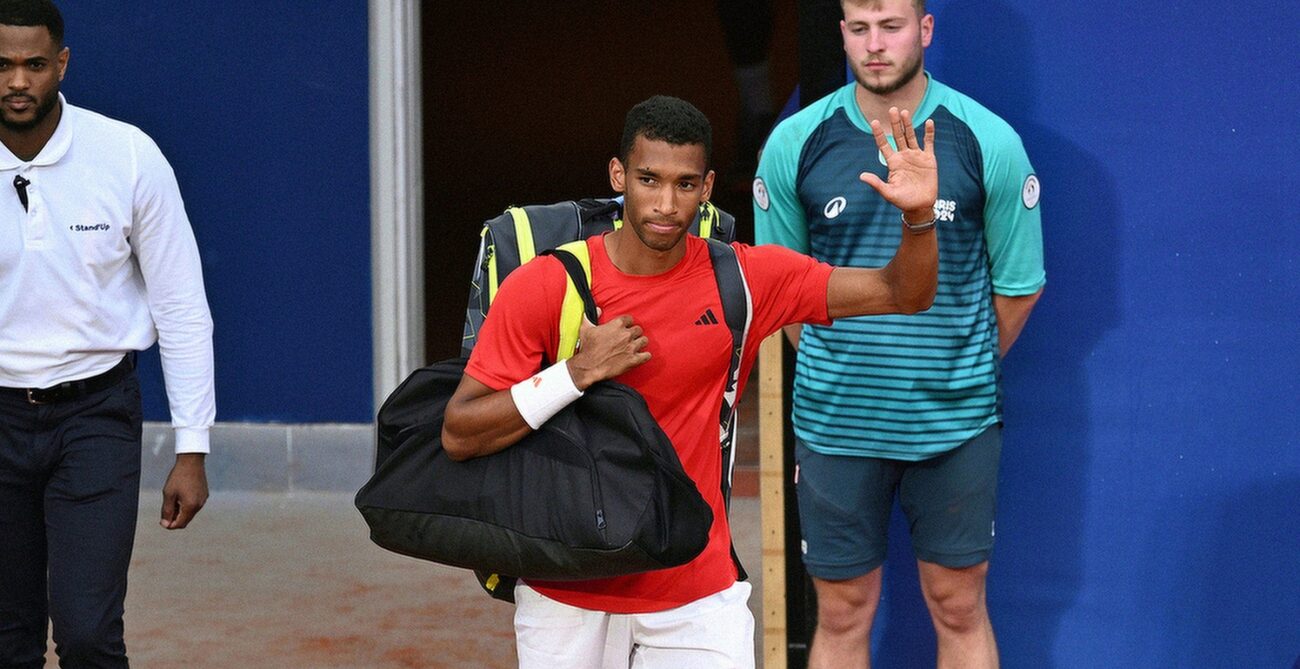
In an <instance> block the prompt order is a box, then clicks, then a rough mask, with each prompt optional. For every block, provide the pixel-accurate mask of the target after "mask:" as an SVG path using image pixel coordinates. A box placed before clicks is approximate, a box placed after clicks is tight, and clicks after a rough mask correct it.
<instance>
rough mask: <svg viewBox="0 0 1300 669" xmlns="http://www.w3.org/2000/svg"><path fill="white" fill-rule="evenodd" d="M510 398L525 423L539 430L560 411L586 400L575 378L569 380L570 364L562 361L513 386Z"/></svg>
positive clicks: (570, 377)
mask: <svg viewBox="0 0 1300 669" xmlns="http://www.w3.org/2000/svg"><path fill="white" fill-rule="evenodd" d="M510 397H511V398H513V399H514V401H515V408H516V409H518V410H519V415H520V416H523V417H524V422H525V423H528V427H531V428H533V429H534V430H536V429H539V428H541V427H542V424H543V423H545V422H546V421H548V420H550V419H551V416H554V415H555V414H557V413H559V411H560V409H563V408H564V407H566V406H569V405H570V404H572V403H573V401H574V400H576V399H578V398H579V397H582V391H581V390H578V386H576V385H574V383H573V377H572V376H569V365H568V364H567V362H566V361H564V360H561V361H560V362H557V363H555V364H554V365H551V366H550V367H547V368H546V369H543V370H542V371H540V372H538V373H536V374H534V375H533V376H531V377H529V378H527V379H524V380H523V381H520V382H519V383H516V384H515V385H513V386H511V387H510Z"/></svg>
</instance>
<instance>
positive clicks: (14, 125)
mask: <svg viewBox="0 0 1300 669" xmlns="http://www.w3.org/2000/svg"><path fill="white" fill-rule="evenodd" d="M5 97H8V96H5ZM25 97H28V98H32V99H35V98H33V97H32V96H30V95H29V96H25ZM58 104H59V92H58V90H53V91H50V94H49V95H47V96H45V99H43V100H40V101H39V102H38V103H37V105H36V110H35V112H34V113H33V114H32V118H31V119H30V120H27V121H13V120H10V118H9V116H8V115H7V114H6V113H5V112H2V111H0V125H4V127H6V128H8V129H10V130H17V131H23V130H31V129H32V128H34V127H36V126H37V125H39V124H40V122H41V121H44V120H45V117H46V116H49V115H50V112H52V111H54V107H55V105H58Z"/></svg>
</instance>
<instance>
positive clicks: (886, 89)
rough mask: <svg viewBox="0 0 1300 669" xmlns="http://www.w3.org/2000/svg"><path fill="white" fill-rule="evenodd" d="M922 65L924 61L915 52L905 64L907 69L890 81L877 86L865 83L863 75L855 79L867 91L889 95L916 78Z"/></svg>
mask: <svg viewBox="0 0 1300 669" xmlns="http://www.w3.org/2000/svg"><path fill="white" fill-rule="evenodd" d="M923 65H924V61H923V60H922V59H921V54H920V53H917V55H916V57H915V58H913V59H912V60H911V62H909V63H907V66H906V67H907V69H905V70H903V73H902V74H900V75H899V76H898V78H897V79H895V80H894V81H892V82H890V83H886V84H883V85H879V86H878V85H875V84H870V83H867V82H866V81H864V80H863V79H864V77H862V76H859V77H857V80H858V83H859V84H861V85H862V87H863V88H865V89H867V92H869V93H872V94H875V95H889V94H890V93H893V92H894V91H897V90H898V89H900V88H902V87H904V86H906V85H908V84H909V83H911V81H912V80H913V79H915V78H916V75H918V74H920V73H921V69H922V67H923Z"/></svg>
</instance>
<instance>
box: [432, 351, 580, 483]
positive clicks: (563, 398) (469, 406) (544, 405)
mask: <svg viewBox="0 0 1300 669" xmlns="http://www.w3.org/2000/svg"><path fill="white" fill-rule="evenodd" d="M584 387H585V386H584ZM581 396H582V391H581V390H579V389H578V388H577V387H576V386H575V385H574V383H573V379H572V378H571V375H570V374H569V369H568V363H567V362H559V363H556V364H554V365H551V366H550V367H548V368H546V369H543V370H541V371H540V372H538V373H536V374H534V375H533V376H531V377H529V378H528V379H525V380H523V381H521V382H519V383H516V384H515V385H514V386H512V387H510V388H508V389H505V390H493V389H492V388H490V387H489V386H487V385H485V384H483V383H481V382H479V381H478V380H476V379H474V378H473V377H472V376H469V375H468V374H466V375H465V376H464V377H463V378H462V379H461V382H460V386H459V387H457V388H456V393H455V394H454V395H452V398H451V400H450V401H448V402H447V409H446V411H445V412H444V421H443V426H442V447H443V450H445V451H447V455H448V457H450V458H451V459H453V460H466V459H469V458H476V457H480V456H484V455H491V454H493V453H496V452H498V451H500V450H502V449H505V448H507V447H509V446H512V445H514V444H515V442H517V441H519V440H520V439H523V438H524V437H525V436H526V435H527V434H528V433H529V432H531V431H532V430H536V429H541V427H542V425H543V424H545V423H546V421H548V420H550V418H551V417H552V416H554V415H555V414H556V413H557V412H559V411H560V410H561V409H563V408H564V407H566V406H568V405H569V404H570V403H572V402H573V401H575V400H577V399H578V398H579V397H581Z"/></svg>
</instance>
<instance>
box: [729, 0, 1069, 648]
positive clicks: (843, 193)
mask: <svg viewBox="0 0 1300 669" xmlns="http://www.w3.org/2000/svg"><path fill="white" fill-rule="evenodd" d="M842 5H843V9H844V21H843V22H842V23H841V24H840V28H841V32H842V34H843V38H844V50H845V53H846V54H847V56H848V59H849V63H850V65H851V67H852V70H853V73H854V78H855V81H854V82H853V83H851V84H848V85H846V86H844V87H843V88H841V89H839V90H837V91H835V92H834V93H832V94H831V95H829V96H827V97H825V98H822V99H821V100H818V101H817V102H814V103H813V104H812V105H810V106H808V107H807V108H806V109H804V110H802V111H801V112H799V113H798V114H795V115H794V116H792V117H790V118H789V119H787V120H785V121H784V122H782V123H781V124H780V125H779V126H777V128H776V129H775V130H774V131H773V133H772V136H771V138H769V139H768V142H767V145H766V147H765V148H764V151H763V156H762V159H761V161H760V163H759V168H758V173H757V178H756V179H755V180H754V216H755V229H756V236H757V241H758V242H759V243H777V244H781V245H784V246H788V247H790V248H792V249H795V250H797V251H801V252H803V253H808V254H810V255H812V256H813V257H815V258H817V259H819V260H823V261H826V262H828V263H830V264H832V265H836V266H879V265H883V264H885V263H887V262H888V261H889V259H890V257H891V256H892V252H893V249H894V248H896V247H897V246H898V241H899V238H900V235H904V234H909V232H908V231H907V230H908V225H907V223H908V222H907V221H904V222H902V223H900V221H899V220H898V214H897V211H896V210H895V209H893V208H892V207H891V206H890V205H889V203H887V202H885V201H884V200H883V199H882V198H881V197H880V196H879V195H878V194H877V193H876V192H875V191H874V190H873V189H872V188H870V187H868V186H867V185H866V184H864V183H862V181H861V180H860V177H859V173H860V170H861V165H862V164H863V162H864V161H863V159H862V156H863V155H869V156H870V155H876V154H877V149H876V146H875V144H874V141H873V139H872V136H871V129H870V126H869V123H870V122H871V121H872V120H876V119H879V120H881V121H885V120H886V119H887V118H888V115H887V111H888V109H889V108H890V107H898V108H900V109H911V110H915V112H914V113H913V115H912V119H913V124H914V125H917V126H920V125H921V124H924V123H925V121H926V120H927V119H930V120H933V121H934V122H935V126H936V137H937V139H936V146H935V153H936V157H937V159H938V163H939V198H938V201H937V202H936V203H935V207H934V217H935V219H936V225H937V228H938V241H939V257H940V268H939V290H938V295H937V296H936V298H935V302H934V306H933V307H932V308H931V309H930V310H929V311H927V312H924V313H922V314H918V315H914V316H871V317H859V318H844V319H840V320H837V321H836V322H835V323H834V324H833V325H830V326H807V327H804V328H803V330H802V335H800V333H799V331H798V330H797V329H795V330H794V331H792V332H788V334H790V335H791V338H792V339H793V340H794V341H796V343H797V345H798V348H799V357H798V363H797V365H796V371H795V382H794V385H795V391H794V415H793V421H794V426H795V434H796V437H797V442H798V443H797V446H796V449H797V450H796V463H797V468H796V474H795V476H796V482H797V490H798V497H799V512H800V520H801V524H802V526H803V552H804V563H805V566H806V567H807V569H808V572H809V573H810V574H811V575H812V577H813V582H814V585H815V587H816V590H817V597H818V626H817V630H816V632H815V636H814V640H813V646H812V650H811V654H810V658H809V666H810V667H811V668H813V669H816V668H818V667H830V666H835V667H862V666H867V664H868V661H869V660H868V658H869V651H868V640H869V638H870V632H871V622H872V618H873V617H874V615H875V610H876V604H877V602H878V600H879V597H880V584H881V573H880V567H881V565H882V564H883V563H884V559H885V540H886V534H887V528H888V521H889V514H890V510H891V508H892V505H893V500H894V497H895V495H897V496H898V498H899V500H900V503H901V505H902V507H903V509H904V511H905V512H906V513H907V515H908V521H909V525H910V527H911V528H912V544H913V549H914V551H915V554H916V557H917V559H918V566H919V571H920V575H921V586H922V587H921V589H922V592H923V593H924V596H925V599H926V604H927V606H928V608H929V610H930V613H931V617H932V620H933V622H934V626H935V631H936V634H937V637H938V643H939V666H941V667H944V666H957V665H960V666H969V667H994V666H997V663H998V658H997V647H996V642H995V640H994V635H993V627H992V624H991V623H990V621H989V617H988V610H987V607H986V605H985V595H984V593H985V577H986V575H987V573H988V558H989V554H990V552H991V550H992V547H993V516H994V507H995V499H996V483H997V468H998V457H999V454H1000V451H1001V419H1002V416H1001V402H1000V391H999V387H998V379H999V360H1000V358H1001V356H1002V355H1005V354H1006V352H1007V350H1008V349H1009V348H1010V347H1011V344H1012V343H1013V342H1014V341H1015V339H1016V337H1017V335H1019V333H1020V331H1021V329H1022V328H1023V327H1024V324H1025V321H1026V320H1027V319H1028V317H1029V312H1030V311H1031V310H1032V309H1033V306H1034V303H1035V302H1036V300H1037V299H1038V296H1039V295H1040V294H1041V293H1042V289H1043V286H1044V284H1045V275H1044V271H1043V248H1042V247H1043V245H1042V227H1041V223H1040V216H1039V213H1040V210H1039V207H1038V199H1039V184H1038V179H1037V177H1036V176H1035V175H1034V173H1033V168H1032V167H1031V165H1030V163H1029V159H1028V157H1027V156H1026V154H1025V150H1024V147H1023V145H1022V144H1021V141H1020V138H1019V136H1018V135H1017V134H1016V133H1015V131H1014V130H1012V128H1011V127H1010V126H1009V125H1008V124H1007V123H1006V122H1005V121H1003V120H1002V119H1000V118H998V117H997V116H996V115H994V114H993V113H992V112H990V111H988V110H987V109H985V108H984V107H982V106H980V105H979V104H978V103H976V102H975V101H974V100H972V99H970V98H969V97H967V96H965V95H962V94H961V93H958V92H957V91H954V90H953V89H951V88H948V87H947V86H945V85H943V84H941V83H939V82H938V81H935V80H934V79H933V78H931V77H930V76H929V74H928V73H927V72H925V70H924V49H925V47H927V46H929V44H930V40H931V38H932V36H933V32H934V17H933V16H932V15H929V14H927V13H926V11H925V2H924V0H843V2H842ZM867 162H868V163H870V171H872V172H874V173H875V174H876V175H877V176H879V177H882V178H883V177H884V176H885V175H886V174H887V170H886V168H885V165H884V161H883V160H879V161H874V160H869V161H867ZM913 223H915V222H913ZM795 327H796V328H797V327H798V326H795Z"/></svg>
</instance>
